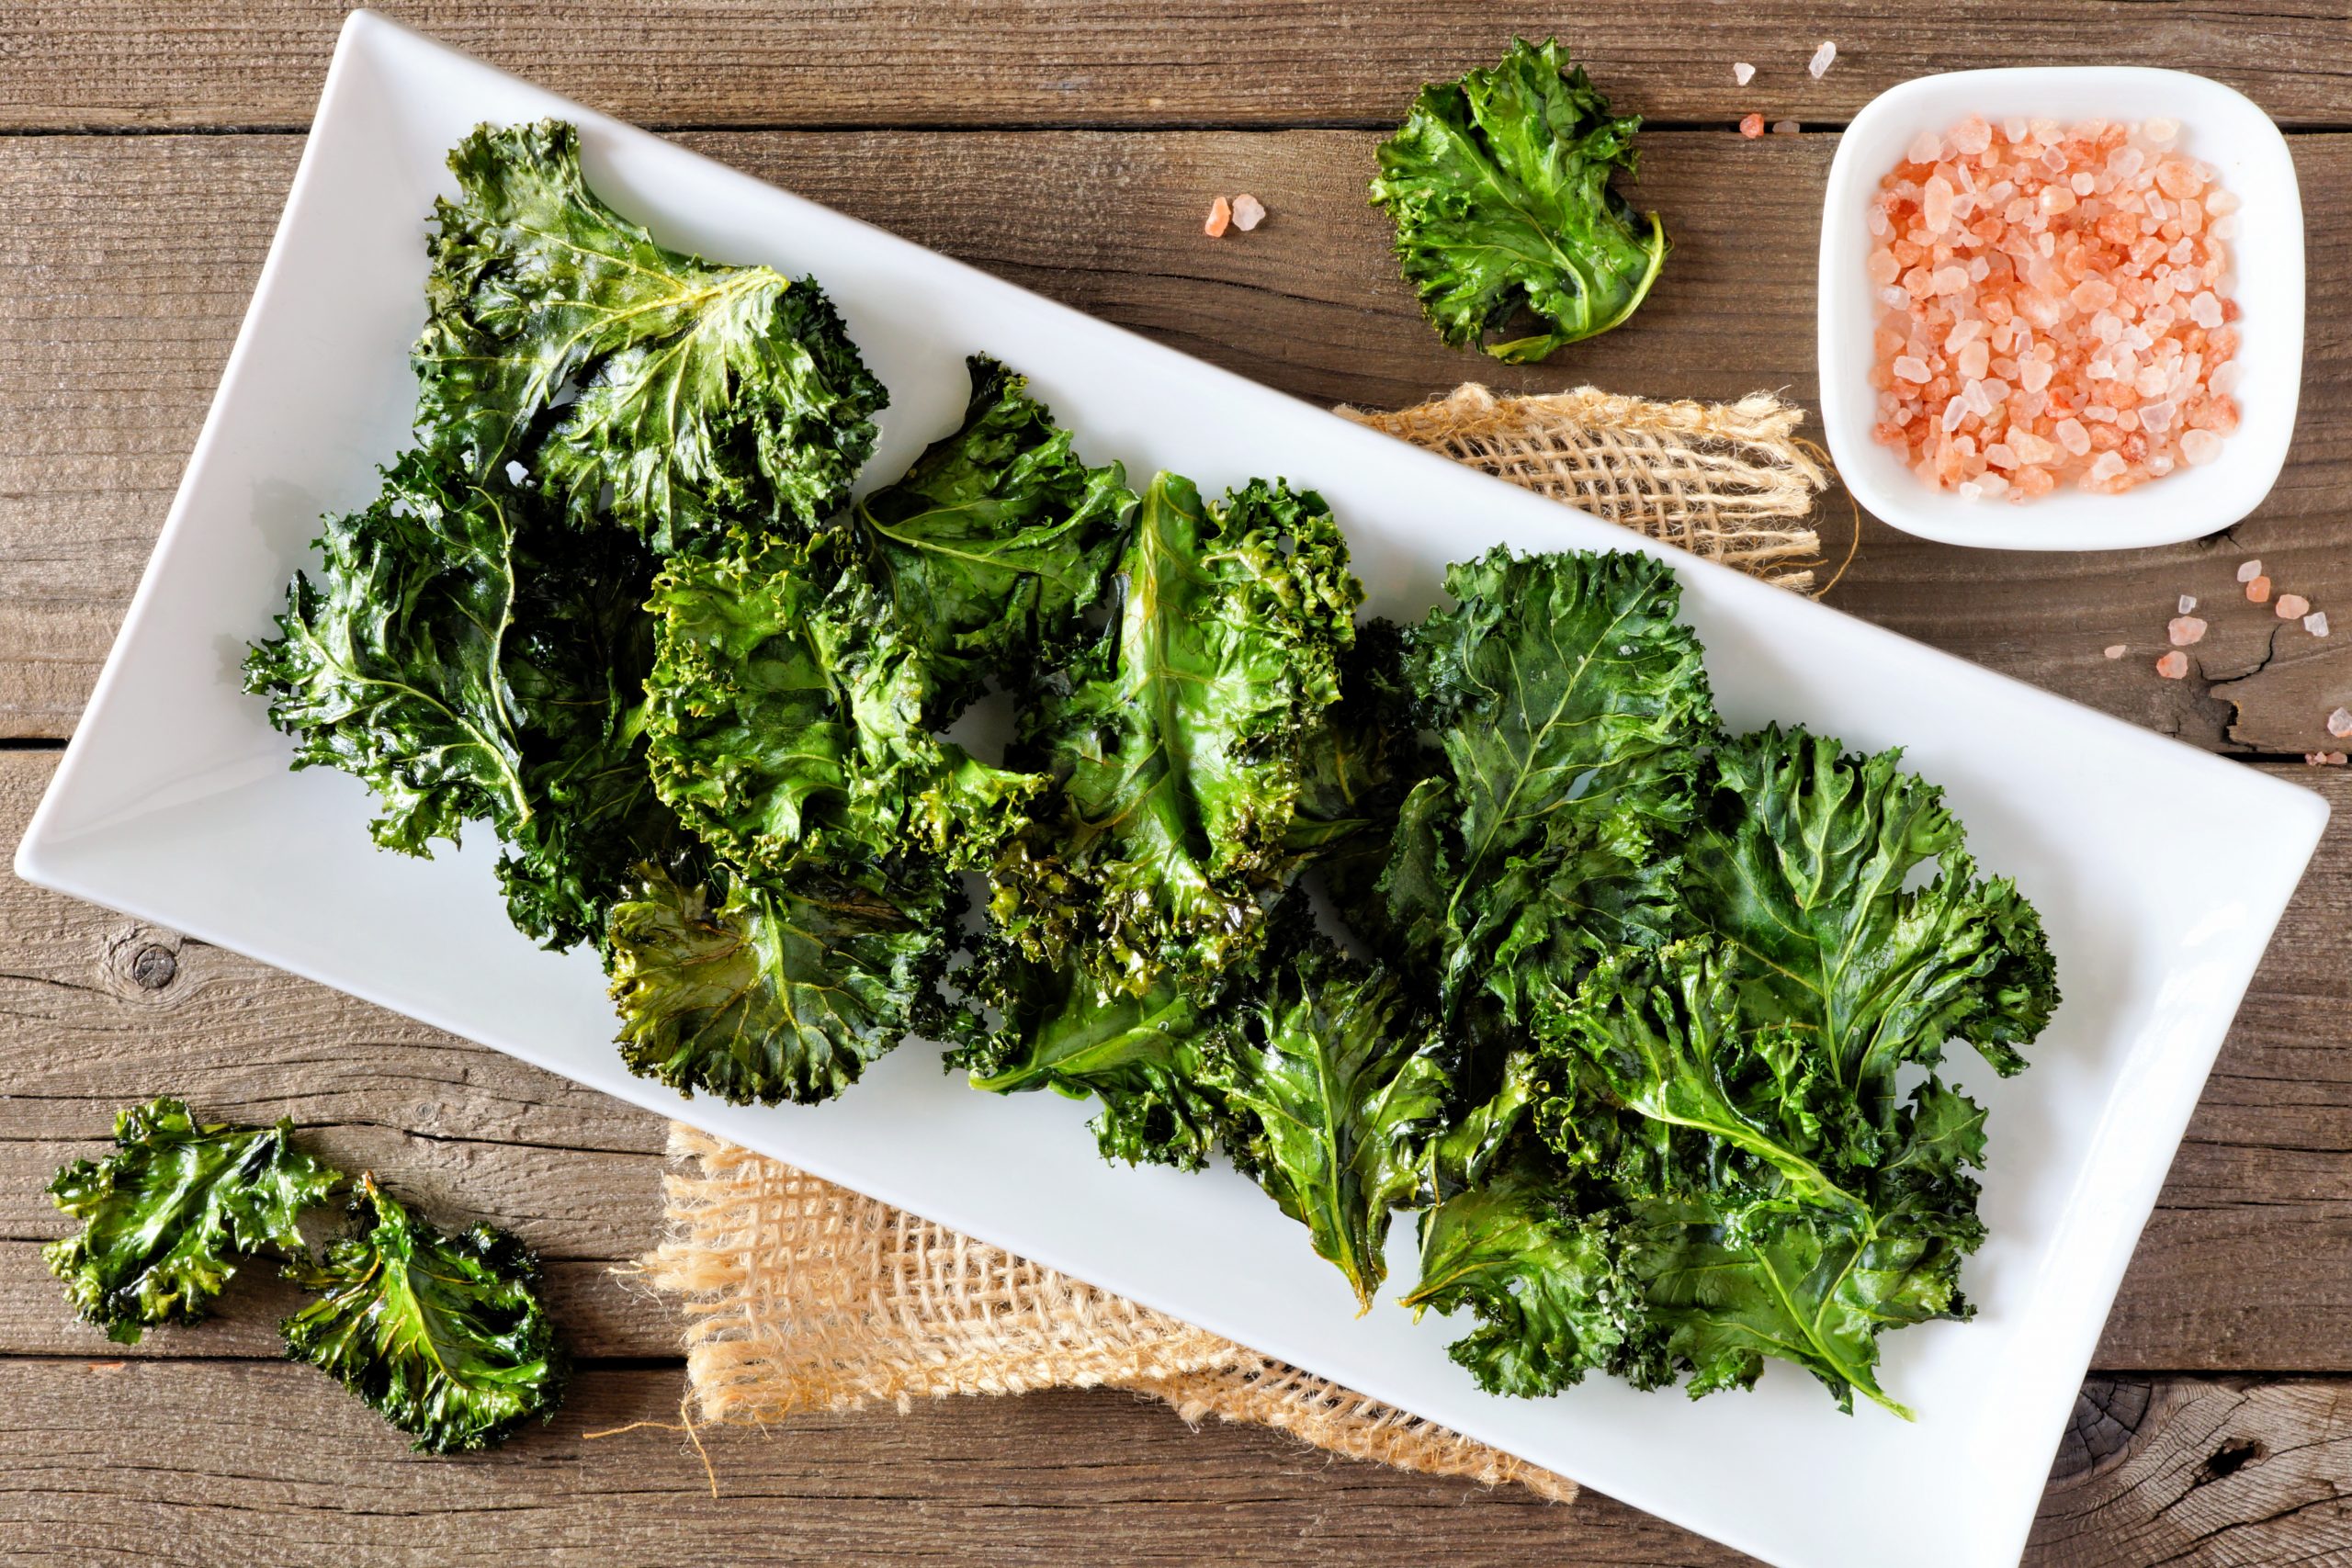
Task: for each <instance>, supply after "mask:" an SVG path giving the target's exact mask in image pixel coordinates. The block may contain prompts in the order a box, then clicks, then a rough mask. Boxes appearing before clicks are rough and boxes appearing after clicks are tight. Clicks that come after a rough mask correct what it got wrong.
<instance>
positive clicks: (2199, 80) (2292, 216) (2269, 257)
mask: <svg viewBox="0 0 2352 1568" xmlns="http://www.w3.org/2000/svg"><path fill="white" fill-rule="evenodd" d="M1970 115H1983V116H1984V117H1985V118H1987V119H1990V120H1995V121H1998V120H2000V119H2001V118H2005V117H2007V116H2012V115H2021V116H2025V117H2028V118H2049V119H2055V120H2058V121H2060V122H2061V123H2063V124H2073V123H2074V122H2075V121H2077V120H2085V119H2107V120H2127V121H2137V120H2143V119H2150V118H2156V117H2158V116H2163V117H2166V118H2172V119H2176V120H2177V121H2179V122H2180V128H2181V132H2180V141H2179V143H2178V145H2179V147H2180V148H2181V150H2182V151H2184V152H2188V153H2189V154H2190V155H2192V156H2194V157H2196V158H2198V159H2199V160H2200V161H2202V162H2204V163H2206V164H2211V165H2212V166H2213V167H2214V168H2215V169H2217V170H2219V171H2220V175H2221V182H2222V185H2223V186H2226V187H2227V188H2228V189H2229V190H2231V191H2233V193H2235V194H2236V195H2237V196H2238V197H2239V198H2240V199H2241V201H2242V202H2243V203H2244V205H2243V206H2242V207H2241V208H2240V209H2239V225H2240V232H2239V235H2238V238H2237V239H2236V240H2235V241H2234V242H2233V243H2232V244H2231V255H2232V270H2231V276H2230V277H2229V278H2228V280H2227V283H2228V288H2229V291H2230V293H2231V295H2232V297H2233V298H2234V299H2236V300H2237V302H2238V305H2239V308H2240V309H2241V310H2243V311H2244V315H2243V316H2242V318H2241V319H2240V320H2239V321H2237V322H2236V323H2234V324H2235V325H2236V327H2237V330H2238V333H2239V337H2240V346H2239V350H2238V363H2239V364H2240V365H2241V366H2242V367H2243V372H2242V379H2241V380H2240V381H2239V383H2238V389H2237V391H2236V393H2235V394H2234V395H2235V396H2236V398H2237V400H2238V403H2239V406H2240V408H2241V409H2242V411H2243V413H2244V418H2243V419H2242V421H2241V423H2239V426H2238V428H2237V430H2236V432H2235V433H2233V434H2231V435H2230V436H2229V437H2228V438H2227V439H2225V440H2224V441H2223V442H2222V455H2221V457H2218V458H2216V459H2215V460H2214V461H2212V462H2211V463H2208V464H2206V465H2204V466H2203V467H2201V468H2186V467H2184V468H2179V469H2177V470H2176V471H2174V472H2173V473H2170V474H2167V475H2165V477H2164V478H2162V479H2153V480H2151V481H2149V482H2147V483H2145V484H2142V485H2138V486H2135V487H2134V488H2133V489H2131V490H2130V491H2125V492H2124V493H2123V494H2121V495H2098V494H2094V493H2092V492H2090V491H2081V490H2075V489H2072V488H2064V489H2061V490H2058V491H2054V492H2052V494H2050V495H2047V496H2043V497H2042V498H2041V499H2040V500H2038V501H2027V502H2007V501H1973V502H1971V501H1963V500H1962V499H1961V498H1960V497H1959V496H1957V495H1955V494H1953V493H1951V491H1937V490H1932V489H1930V488H1929V487H1928V485H1926V484H1925V483H1923V482H1922V481H1921V480H1920V479H1919V476H1918V475H1917V474H1915V473H1913V472H1912V471H1911V470H1910V469H1909V468H1906V467H1905V465H1904V463H1903V460H1902V459H1901V457H1898V456H1897V455H1896V453H1895V452H1894V449H1893V448H1891V447H1888V446H1882V445H1881V444H1879V443H1878V442H1877V441H1874V440H1872V439H1871V426H1872V425H1873V424H1874V423H1877V417H1878V415H1877V407H1878V400H1877V394H1876V393H1875V392H1873V391H1872V390H1871V386H1870V382H1869V380H1868V377H1869V375H1870V370H1871V358H1872V352H1871V331H1872V329H1873V327H1874V326H1875V324H1876V322H1877V320H1878V315H1879V308H1878V301H1877V298H1876V296H1877V292H1878V290H1877V288H1875V287H1874V286H1873V285H1872V284H1871V280H1870V277H1869V276H1868V274H1867V273H1866V272H1865V271H1864V270H1863V265H1864V263H1865V262H1866V261H1867V260H1868V258H1869V255H1870V231H1869V229H1868V227H1867V226H1866V222H1865V220H1867V218H1868V217H1869V213H1870V207H1871V201H1872V200H1873V198H1874V197H1876V196H1877V194H1878V186H1879V181H1880V179H1881V178H1883V176H1884V175H1885V174H1886V173H1887V171H1888V170H1890V169H1892V168H1894V165H1895V164H1898V163H1900V162H1902V160H1903V153H1904V149H1905V148H1906V147H1908V146H1909V145H1910V143H1911V141H1912V140H1913V139H1914V138H1916V137H1917V135H1918V134H1919V133H1920V132H1921V131H1923V130H1927V131H1934V132H1936V133H1937V134H1939V135H1940V134H1942V133H1943V132H1945V131H1948V130H1951V128H1952V127H1953V126H1955V125H1958V124H1959V123H1960V122H1961V121H1962V120H1963V119H1966V118H1968V117H1969V116H1970ZM1820 358H1821V365H1820V370H1821V421H1822V427H1823V429H1824V430H1825V431H1826V433H1827V438H1828V442H1829V451H1830V455H1831V457H1834V458H1835V459H1836V460H1837V463H1838V473H1839V475H1840V476H1841V477H1843V479H1845V481H1846V488H1847V489H1848V490H1849V491H1851V492H1852V494H1853V497H1854V499H1855V500H1856V501H1858V502H1861V504H1862V505H1863V507H1864V508H1866V509H1867V510H1868V511H1870V512H1871V514H1872V515H1874V516H1876V517H1878V518H1880V519H1881V520H1882V521H1883V522H1885V523H1888V524H1891V525H1894V527H1897V528H1900V529H1902V530H1903V531H1904V532H1905V533H1908V534H1917V535H1918V536H1921V537H1922V538H1928V539H1937V540H1940V541H1941V542H1943V543H1945V544H1948V545H1973V546H1977V547H1981V548H1985V549H2003V550H2113V549H2136V548H2140V547H2146V546H2150V545H2169V544H2173V543H2175V542H2177V541H2178V540H2181V539H2194V538H2197V537H2199V536H2202V535H2206V534H2211V533H2212V532H2214V531H2215V530H2216V529H2220V528H2226V527H2228V526H2229V525H2231V524H2233V523H2234V522H2236V521H2237V520H2238V519H2239V518H2241V517H2244V516H2245V514H2246V513H2249V512H2252V511H2253V510H2254V509H2255V508H2256V506H2259V505H2260V504H2261V503H2262V498H2263V497H2264V496H2266V495H2268V494H2269V493H2270V487H2271V485H2272V484H2274V483H2275V482H2277V480H2278V470H2279V468H2280V467H2281V466H2282V465H2284V464H2285V462H2286V460H2287V446H2288V443H2289V441H2290V439H2292V437H2293V435H2294V433H2295V402H2296V397H2297V393H2298V392H2299V390H2300V389H2301V382H2302V372H2303V207H2302V197H2301V194H2300V191H2299V188H2298V186H2297V185H2296V182H2295V163H2294V159H2293V158H2292V156H2291V155H2290V153H2289V152H2288V151H2287V139H2286V138H2285V137H2283V136H2281V135H2279V134H2278V127H2277V126H2276V125H2273V124H2272V123H2271V121H2270V117H2269V116H2268V115H2266V114H2264V113H2263V112H2262V110H2261V109H2260V108H2258V107H2256V105H2255V104H2254V102H2253V101H2252V100H2251V99H2249V98H2247V97H2246V96H2245V95H2243V94H2241V93H2237V92H2234V91H2233V90H2232V89H2230V88H2228V87H2224V86H2222V85H2221V84H2220V83H2219V82H2211V81H2208V80H2206V79H2205V78H2204V77H2202V76H2193V75H2190V74H2189V73H2187V72H2184V71H2150V70H2144V69H2141V68H2139V67H2130V66H2079V67H2077V66H2048V67H2031V68H2022V69H2017V70H2003V71H1955V72H1951V73H1947V74H1944V75H1939V76H1922V77H1919V78H1918V79H1917V80H1916V81H1911V82H1905V83H1904V84H1903V85H1900V86H1897V87H1890V88H1889V89H1887V90H1886V91H1885V92H1883V93H1881V94H1880V95H1879V96H1877V97H1875V98H1873V99H1871V102H1870V104H1869V105H1868V106H1867V107H1864V108H1863V110H1862V112H1861V113H1860V114H1859V115H1857V116H1855V117H1854V123H1853V124H1852V125H1850V126H1849V127H1848V128H1847V130H1846V132H1845V134H1844V135H1843V136H1841V137H1840V138H1839V139H1838V155H1837V157H1836V158H1835V159H1834V160H1833V161H1832V162H1831V164H1830V165H1829V189H1828V193H1827V195H1826V197H1825V198H1824V201H1823V207H1822V214H1821V272H1820Z"/></svg>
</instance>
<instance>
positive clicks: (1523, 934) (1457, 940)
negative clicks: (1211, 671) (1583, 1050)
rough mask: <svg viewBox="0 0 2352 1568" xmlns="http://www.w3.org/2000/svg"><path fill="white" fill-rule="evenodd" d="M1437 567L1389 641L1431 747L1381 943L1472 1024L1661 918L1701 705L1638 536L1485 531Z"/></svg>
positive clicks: (1709, 722) (1690, 658)
mask: <svg viewBox="0 0 2352 1568" xmlns="http://www.w3.org/2000/svg"><path fill="white" fill-rule="evenodd" d="M1446 586H1447V588H1448V590H1449V591H1450V592H1453V595H1454V597H1455V599H1456V600H1457V601H1458V603H1457V604H1456V605H1455V607H1454V608H1453V609H1451V610H1439V611H1436V612H1434V613H1432V614H1431V615H1430V617H1429V619H1428V621H1427V622H1426V623H1424V624H1423V625H1422V626H1419V627H1418V628H1417V629H1416V630H1415V631H1414V632H1413V634H1412V637H1411V643H1410V656H1409V673H1410V676H1411V680H1412V682H1413V686H1414V689H1415V692H1416V694H1417V695H1418V698H1419V712H1420V716H1421V718H1422V721H1423V722H1424V723H1425V724H1427V725H1428V726H1429V727H1430V728H1431V729H1433V730H1435V731H1436V733H1437V736H1438V742H1439V746H1440V749H1441V750H1442V754H1443V765H1442V767H1441V768H1439V769H1438V771H1437V772H1436V773H1434V774H1433V775H1432V776H1430V777H1429V778H1425V779H1423V780H1422V781H1421V782H1420V783H1419V784H1417V785H1416V786H1415V787H1414V789H1413V791H1412V793H1411V794H1410V795H1408V796H1407V797H1406V800H1405V802H1404V806H1403V808H1402V812H1401V815H1400V818H1399V821H1398V824H1397V834H1396V840H1395V844H1394V849H1393V855H1392V860H1391V863H1390V865H1389V868H1388V871H1387V874H1386V876H1385V883H1384V887H1385V893H1386V895H1387V905H1388V908H1387V922H1386V924H1387V927H1388V932H1387V939H1386V942H1385V946H1386V948H1387V950H1388V951H1389V953H1390V954H1391V955H1392V956H1393V957H1396V958H1397V959H1399V960H1401V961H1403V962H1404V963H1406V964H1408V966H1410V967H1412V968H1414V969H1416V970H1418V971H1419V972H1422V973H1425V974H1429V975H1433V976H1435V978H1436V986H1437V990H1438V994H1439V996H1440V998H1441V1001H1442V1007H1443V1010H1444V1012H1445V1016H1446V1018H1447V1020H1448V1021H1449V1023H1450V1024H1451V1025H1453V1026H1454V1027H1456V1028H1457V1029H1461V1030H1464V1031H1466V1032H1469V1033H1471V1034H1472V1035H1474V1036H1477V1035H1487V1034H1492V1033H1494V1032H1496V1031H1498V1029H1500V1028H1502V1027H1503V1026H1504V1025H1509V1026H1511V1027H1513V1028H1518V1029H1523V1028H1524V1027H1525V1026H1526V1024H1527V1023H1528V1022H1529V1021H1530V1020H1531V1019H1532V1016H1533V1014H1534V1012H1535V1010H1537V1008H1538V1007H1539V1005H1541V1003H1542V1002H1543V1001H1544V998H1558V997H1560V996H1562V995H1565V993H1566V991H1567V990H1568V989H1569V988H1571V987H1573V985H1574V982H1575V978H1576V976H1577V970H1578V968H1579V967H1580V966H1581V965H1582V964H1586V963H1589V962H1590V960H1591V959H1592V958H1593V957H1594V956H1597V955H1598V954H1599V953H1603V952H1606V951H1608V950H1609V949H1610V948H1611V947H1614V946H1616V945H1619V944H1622V943H1626V942H1635V943H1638V942H1656V941H1658V940H1661V939H1662V938H1663V936H1664V935H1665V933H1666V929H1667V923H1668V911H1669V909H1670V908H1671V907H1672V903H1673V899H1674V881H1673V875H1674V862H1673V858H1672V841H1673V835H1674V834H1675V833H1676V832H1677V831H1678V830H1679V829H1680V828H1681V827H1682V826H1683V825H1684V824H1685V823H1686V822H1687V821H1688V820H1689V818H1690V816H1691V810H1692V805H1693V799H1692V796H1693V778H1694V775H1695V774H1696V773H1697V771H1698V766H1699V755H1700V750H1699V749H1700V748H1701V747H1702V745H1703V744H1704V743H1705V742H1706V741H1707V740H1708V739H1710V738H1711V737H1712V735H1713V730H1714V724H1715V716H1714V708H1713V702H1712V700H1711V698H1710V697H1709V695H1708V691H1707V681H1706V672H1705V671H1704V669H1703V668H1702V664H1701V659H1700V649H1699V644H1698V640H1697V639H1696V638H1695V637H1692V636H1691V631H1690V629H1689V628H1688V627H1686V626H1682V625H1681V624H1680V623H1679V621H1677V620H1676V618H1675V615H1676V611H1677V609H1678V607H1679V591H1678V589H1677V587H1676V585H1675V581H1674V574H1673V572H1672V570H1670V569H1669V568H1668V567H1666V566H1665V565H1663V564H1661V563H1660V562H1658V561H1657V560H1654V559H1652V558H1649V557H1647V556H1641V555H1633V554H1617V553H1611V554H1601V555H1586V554H1558V555H1544V556H1527V557H1521V558H1514V557H1512V556H1511V555H1510V552H1508V551H1507V550H1501V549H1497V550H1495V551H1492V552H1490V553H1489V554H1487V556H1485V557H1483V558H1480V559H1478V560H1476V561H1471V562H1467V563H1464V564H1459V565H1456V566H1453V567H1452V568H1449V569H1448V570H1447V572H1446ZM1369 934H1374V936H1375V937H1376V938H1377V937H1378V935H1379V934H1380V933H1376V932H1375V933H1369ZM1487 1055H1493V1053H1492V1051H1488V1052H1487ZM1491 1066H1492V1064H1491V1063H1488V1064H1487V1067H1488V1068H1489V1069H1490V1068H1491Z"/></svg>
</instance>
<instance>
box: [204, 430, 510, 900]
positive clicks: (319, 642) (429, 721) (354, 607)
mask: <svg viewBox="0 0 2352 1568" xmlns="http://www.w3.org/2000/svg"><path fill="white" fill-rule="evenodd" d="M518 525H519V520H518V518H517V515H516V512H515V498H514V497H513V496H511V495H510V494H508V493H507V492H506V491H504V490H503V487H498V486H493V485H478V484H474V483H470V482H469V481H467V480H465V479H461V478H459V477H458V475H457V474H456V473H455V472H454V471H453V470H452V469H451V468H450V467H449V466H448V465H447V464H445V463H443V462H440V461H438V460H436V459H435V457H432V456H431V455H429V454H426V453H422V452H411V453H408V454H406V455H405V456H403V457H401V458H400V459H399V460H398V461H396V462H395V463H394V464H393V465H392V466H391V467H390V468H387V469H385V470H384V488H383V491H382V493H381V494H379V496H378V497H377V499H376V501H375V502H374V503H373V504H371V505H369V506H368V507H367V508H366V509H364V510H362V511H359V512H355V513H349V514H348V515H345V516H342V517H331V518H329V519H328V520H327V524H326V532H325V534H324V535H322V536H321V537H320V539H319V541H318V547H319V549H320V551H321V552H322V554H323V555H324V556H325V558H326V569H325V570H324V572H323V573H322V576H321V577H320V579H319V581H315V582H314V581H311V578H310V576H309V574H307V573H303V572H297V573H296V574H295V577H294V581H293V585H292V586H291V587H290V588H289V589H288V592H287V602H286V612H285V614H283V615H279V616H277V628H278V635H277V637H272V638H270V639H268V640H266V641H264V642H259V643H256V644H254V646H253V648H252V649H250V650H249V651H248V652H247V654H246V657H245V689H246V690H247V691H249V692H252V693H254V694H258V695H266V696H267V697H268V698H269V718H270V722H271V723H272V724H274V725H276V726H277V728H280V729H282V730H284V731H286V732H287V733H288V734H289V735H292V736H294V737H295V738H296V740H297V741H298V744H297V746H296V749H295V753H294V766H295V767H296V768H298V769H299V768H308V767H315V766H322V765H323V766H326V767H331V768H340V769H342V770H343V771H344V772H345V773H351V774H354V775H355V776H356V777H357V778H359V779H360V780H362V781H363V782H365V783H366V784H368V785H369V786H370V787H371V788H373V789H374V790H375V792H376V795H377V799H378V802H379V805H380V807H381V808H382V811H383V815H382V816H380V817H379V818H376V820H375V821H374V822H372V823H370V824H369V825H368V830H369V831H370V832H371V833H373V834H374V835H375V839H376V841H377V842H378V843H379V844H381V845H382V846H384V847H385V848H386V849H393V850H399V851H401V852H404V853H407V854H424V853H428V852H429V851H428V850H427V847H426V846H427V844H428V842H429V840H434V839H447V840H449V841H450V842H452V843H455V842H457V841H458V827H459V824H461V823H463V822H466V821H468V820H483V821H488V822H490V823H491V824H492V825H493V826H494V827H495V828H496V829H498V830H499V831H500V833H502V834H509V833H512V832H513V831H514V830H515V828H516V826H517V825H518V824H520V823H521V822H523V821H524V820H525V819H526V818H528V817H529V816H530V815H531V813H532V803H531V795H530V790H529V788H528V786H527V785H526V784H525V782H524V777H523V773H524V762H523V756H522V750H521V745H520V741H519V740H518V739H517V736H516V715H515V693H514V691H513V689H512V687H511V686H510V684H509V680H508V671H507V651H506V650H507V645H508V641H509V638H510V637H511V636H512V634H513V631H514V622H515V532H516V529H517V527H518Z"/></svg>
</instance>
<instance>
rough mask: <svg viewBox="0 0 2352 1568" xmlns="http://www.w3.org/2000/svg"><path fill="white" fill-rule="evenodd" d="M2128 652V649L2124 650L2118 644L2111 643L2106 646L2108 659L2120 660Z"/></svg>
mask: <svg viewBox="0 0 2352 1568" xmlns="http://www.w3.org/2000/svg"><path fill="white" fill-rule="evenodd" d="M2130 651H2131V649H2128V648H2125V647H2124V646H2123V645H2122V644H2121V643H2120V642H2111V643H2109V644H2108V645H2107V656H2108V657H2109V659H2120V658H2122V657H2123V656H2124V655H2125V654H2126V653H2129V652H2130Z"/></svg>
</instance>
